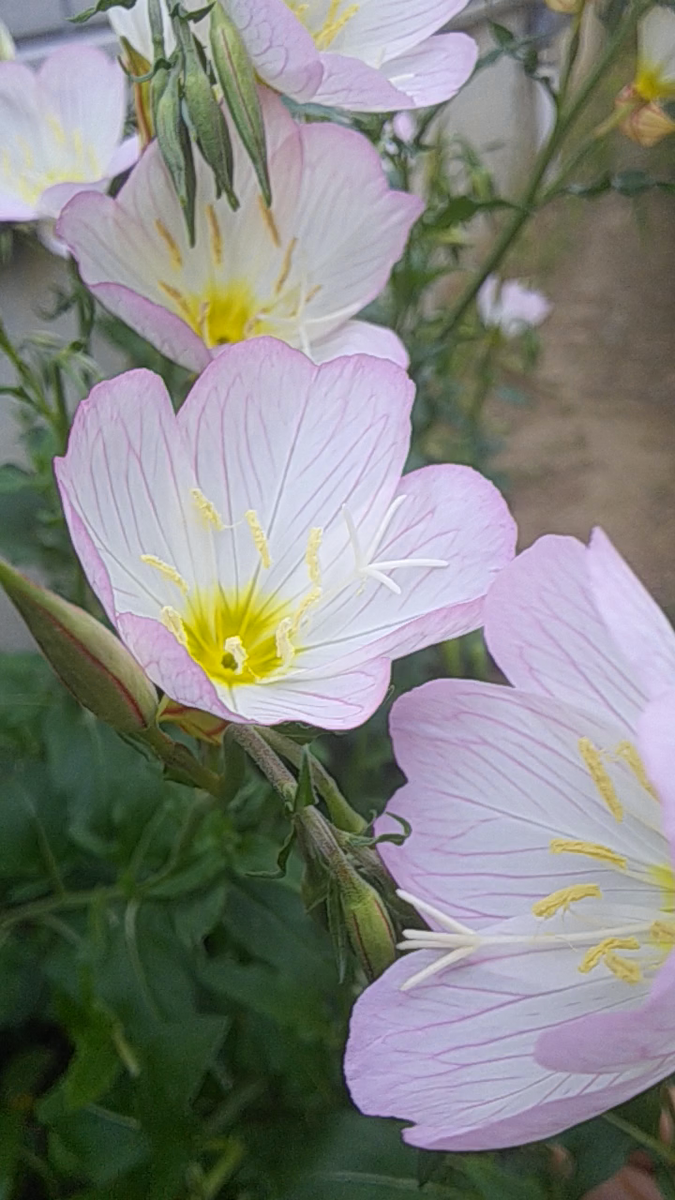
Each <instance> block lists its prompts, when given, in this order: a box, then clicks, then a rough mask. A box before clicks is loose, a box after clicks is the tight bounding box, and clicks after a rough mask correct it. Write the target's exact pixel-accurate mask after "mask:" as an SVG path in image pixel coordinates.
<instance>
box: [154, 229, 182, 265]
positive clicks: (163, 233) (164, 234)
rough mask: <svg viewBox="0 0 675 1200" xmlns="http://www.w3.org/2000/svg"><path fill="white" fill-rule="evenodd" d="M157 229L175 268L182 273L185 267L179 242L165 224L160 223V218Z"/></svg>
mask: <svg viewBox="0 0 675 1200" xmlns="http://www.w3.org/2000/svg"><path fill="white" fill-rule="evenodd" d="M155 229H156V230H157V232H158V234H159V236H160V237H161V239H162V241H163V242H164V244H165V246H166V247H167V249H168V251H169V254H170V255H171V261H172V263H173V265H174V267H175V268H176V270H177V271H180V269H181V267H182V265H183V255H182V254H181V252H180V249H179V246H178V242H177V241H176V239H175V238H174V236H173V234H172V233H170V232H169V230H168V229H167V227H166V225H165V224H164V222H163V221H160V219H159V217H157V218H156V219H155Z"/></svg>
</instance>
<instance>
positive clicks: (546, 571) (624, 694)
mask: <svg viewBox="0 0 675 1200" xmlns="http://www.w3.org/2000/svg"><path fill="white" fill-rule="evenodd" d="M485 637H486V640H487V644H488V647H489V649H490V653H491V654H492V656H493V658H494V659H495V662H496V663H497V665H498V666H499V667H501V669H502V671H503V672H504V674H505V675H506V677H507V679H508V680H509V681H510V682H511V683H512V684H513V685H514V686H515V687H519V688H524V689H525V690H526V691H531V692H538V693H540V694H542V695H545V696H555V697H556V698H558V699H560V700H565V701H567V702H568V703H569V704H576V705H579V706H580V707H581V708H584V709H587V710H588V711H590V712H596V713H597V714H599V715H600V716H604V717H605V718H606V719H614V720H616V721H618V722H619V723H620V724H625V725H627V726H628V727H629V728H630V727H633V726H634V724H635V721H636V720H637V718H638V716H639V714H640V712H641V711H642V709H643V708H644V704H645V696H644V693H643V692H642V690H641V689H640V687H639V685H638V683H637V681H636V679H635V675H634V672H633V670H632V668H631V666H630V665H629V663H628V662H627V661H626V659H625V657H624V656H623V654H622V653H621V649H620V647H618V646H617V645H616V644H615V643H614V641H613V639H612V638H611V637H610V635H609V633H608V631H607V627H606V625H605V624H604V622H603V620H602V619H601V617H600V614H599V613H598V610H597V608H596V605H595V601H594V597H593V594H592V592H591V587H590V579H589V574H588V556H587V551H586V547H585V546H583V545H582V543H581V542H578V541H577V540H576V538H570V537H557V536H547V537H542V538H539V540H538V541H537V542H535V544H534V545H533V546H531V547H530V548H529V549H528V550H525V551H523V553H522V554H519V555H518V557H517V558H515V559H514V561H513V562H512V563H510V564H509V566H508V567H507V568H506V570H504V571H503V572H502V573H501V575H499V576H498V578H497V579H496V581H495V583H494V584H493V586H492V588H491V589H490V593H489V595H488V598H487V602H486V617H485Z"/></svg>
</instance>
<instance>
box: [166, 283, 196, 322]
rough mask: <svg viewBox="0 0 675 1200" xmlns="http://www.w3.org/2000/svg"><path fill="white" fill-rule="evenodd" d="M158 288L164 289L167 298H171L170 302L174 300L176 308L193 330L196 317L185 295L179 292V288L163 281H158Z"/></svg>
mask: <svg viewBox="0 0 675 1200" xmlns="http://www.w3.org/2000/svg"><path fill="white" fill-rule="evenodd" d="M157 286H158V287H159V288H161V289H162V291H163V292H164V295H165V296H168V297H169V300H173V302H174V304H175V305H176V308H177V309H179V311H180V312H181V313H182V315H183V316H184V317H185V319H186V321H187V322H188V324H189V325H190V327H191V328H193V327H194V324H193V323H194V317H193V313H192V309H191V308H190V305H189V304H188V302H187V300H186V299H185V296H184V295H183V293H182V292H180V291H179V290H178V288H176V287H173V286H172V285H171V284H170V283H166V282H165V281H164V280H163V279H158V281H157Z"/></svg>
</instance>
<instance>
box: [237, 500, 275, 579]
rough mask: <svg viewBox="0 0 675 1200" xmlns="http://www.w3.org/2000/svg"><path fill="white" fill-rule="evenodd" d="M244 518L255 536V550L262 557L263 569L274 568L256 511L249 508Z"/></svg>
mask: <svg viewBox="0 0 675 1200" xmlns="http://www.w3.org/2000/svg"><path fill="white" fill-rule="evenodd" d="M244 517H245V518H246V522H247V524H248V527H249V529H250V530H251V533H252V534H253V541H254V544H255V548H256V550H257V551H258V554H259V555H260V561H261V562H262V565H263V567H265V569H267V568H268V567H271V566H272V559H271V557H270V549H269V546H268V544H267V538H266V537H265V533H264V530H263V527H262V525H261V524H260V521H259V520H258V514H257V513H256V512H255V510H254V509H252V508H249V510H248V512H245V513H244Z"/></svg>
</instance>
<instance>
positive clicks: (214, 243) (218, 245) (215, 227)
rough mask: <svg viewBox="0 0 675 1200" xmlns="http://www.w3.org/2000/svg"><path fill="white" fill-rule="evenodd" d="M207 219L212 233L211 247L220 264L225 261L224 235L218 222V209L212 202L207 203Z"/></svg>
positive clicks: (216, 260)
mask: <svg viewBox="0 0 675 1200" xmlns="http://www.w3.org/2000/svg"><path fill="white" fill-rule="evenodd" d="M206 219H207V221H208V223H209V233H210V235H211V248H212V250H213V258H214V261H215V262H216V263H217V264H218V266H220V264H221V263H222V261H223V235H222V233H221V231H220V225H219V224H218V217H217V216H216V210H215V208H214V207H213V205H212V204H207V205H206Z"/></svg>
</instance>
